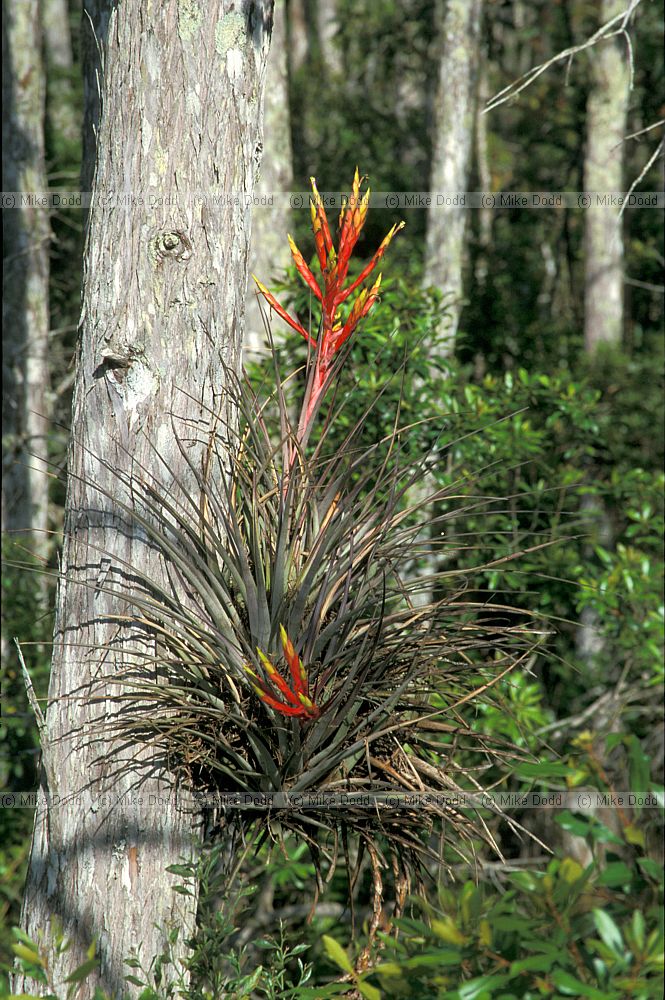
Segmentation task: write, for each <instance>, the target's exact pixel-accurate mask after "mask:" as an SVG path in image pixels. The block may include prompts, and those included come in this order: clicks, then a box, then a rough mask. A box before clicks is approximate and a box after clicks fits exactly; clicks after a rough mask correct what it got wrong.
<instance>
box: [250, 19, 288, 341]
mask: <svg viewBox="0 0 665 1000" xmlns="http://www.w3.org/2000/svg"><path fill="white" fill-rule="evenodd" d="M286 54H287V42H286V3H285V0H276V3H275V14H274V27H273V34H272V43H271V46H270V56H269V58H268V73H267V77H266V95H265V102H264V108H265V114H264V128H263V135H264V146H263V159H262V161H261V173H260V176H259V179H258V183H257V186H256V195H257V198H258V199H259V203H258V204H257V205H256V206H255V208H254V212H253V215H252V251H251V255H250V261H251V263H250V273H251V274H255V275H256V276H257V278H260V280H261V281H262V282H263V283H264V284H265V285H268V287H270V284H271V281H272V280H273V279H274V278H275V277H282V276H283V271H284V270H285V269H286V268H287V267H288V265H289V264H290V263H291V254H290V252H289V245H288V242H287V239H286V234H287V232H288V231H289V229H290V223H289V219H290V215H291V213H290V208H289V202H288V194H289V192H290V191H291V188H292V186H293V157H292V155H291V122H290V116H289V81H288V72H287V58H286ZM264 198H265V199H268V203H267V204H261V201H262V199H264ZM265 313H266V310H265V308H263V309H261V307H260V305H259V300H258V297H257V294H256V286H255V285H254V282H253V281H252V280H251V278H250V280H249V283H248V285H247V311H246V317H245V340H244V351H245V356H246V357H247V358H248V359H249V360H256V357H257V356H261V355H262V354H265V351H266V345H267V341H268V338H267V335H266V327H265V322H264V318H263V317H264V315H265ZM268 319H269V322H270V330H271V334H272V336H273V337H277V338H279V337H280V336H281V335H282V334H283V333H284V332H285V331H286V330H287V329H288V327H287V326H286V324H285V323H283V322H282V321H281V320H280V319H279V317H277V316H276V315H275V314H274V313H273V315H272V316H270V317H268Z"/></svg>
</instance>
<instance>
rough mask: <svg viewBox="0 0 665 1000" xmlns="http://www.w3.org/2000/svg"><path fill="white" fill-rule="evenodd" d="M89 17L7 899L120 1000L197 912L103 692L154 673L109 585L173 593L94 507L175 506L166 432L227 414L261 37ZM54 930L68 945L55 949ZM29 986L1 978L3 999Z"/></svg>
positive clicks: (159, 794)
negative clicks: (44, 559)
mask: <svg viewBox="0 0 665 1000" xmlns="http://www.w3.org/2000/svg"><path fill="white" fill-rule="evenodd" d="M88 7H89V8H91V20H92V23H93V24H94V25H95V26H97V28H98V30H99V26H102V27H104V28H105V29H106V31H105V35H100V37H99V38H98V40H97V41H98V43H99V50H100V52H101V53H102V54H103V57H104V76H103V79H100V100H101V116H100V120H99V128H98V134H97V153H98V156H97V168H96V174H95V183H94V194H93V202H92V207H91V209H90V215H89V228H88V238H87V246H86V252H85V260H84V292H83V312H82V319H81V339H80V343H79V351H78V367H77V377H76V386H75V395H74V404H73V418H72V442H71V448H70V456H69V479H68V490H67V504H66V515H65V517H66V520H65V539H64V549H63V555H62V574H61V582H60V587H59V595H58V601H57V609H56V626H55V634H54V649H53V662H52V671H51V683H50V688H49V702H48V712H47V716H46V732H45V734H44V741H43V761H44V777H43V781H42V791H41V792H40V801H39V804H38V809H37V815H36V822H35V833H34V838H33V846H32V853H31V858H30V867H29V874H28V883H27V889H26V894H25V898H24V906H23V925H24V928H25V930H26V931H27V932H28V934H29V935H30V936H31V937H32V938H33V939H36V938H37V937H38V936H39V933H40V932H41V934H42V935H43V938H44V941H45V950H46V951H47V952H48V954H49V962H50V966H49V967H50V970H51V983H50V987H49V988H50V989H51V990H54V991H62V992H63V993H64V992H65V990H64V989H63V981H64V979H65V978H66V977H67V976H68V975H70V974H71V973H72V971H73V970H74V969H75V968H76V967H77V966H79V965H80V964H81V963H82V962H83V961H84V960H85V957H86V955H85V952H86V949H87V948H88V946H89V945H90V944H91V942H92V940H93V939H96V940H97V952H98V955H99V957H100V959H101V967H100V970H99V972H98V973H94V974H92V975H91V976H90V977H89V978H88V979H86V981H85V984H84V985H83V986H82V988H81V989H80V990H79V991H78V992H77V996H78V997H82V998H84V997H91V996H92V994H93V991H94V988H95V986H96V985H100V986H101V987H102V989H104V990H106V991H108V992H109V993H110V994H111V995H113V996H117V995H119V994H120V992H121V991H124V990H125V989H126V984H125V983H124V975H125V973H126V971H127V969H126V968H125V967H124V965H123V959H124V958H125V957H126V956H128V955H129V954H130V953H132V952H136V951H139V950H140V957H141V960H142V963H143V965H144V966H145V967H148V966H149V963H150V961H151V960H152V959H153V957H154V956H156V955H158V954H160V953H161V952H162V951H163V949H164V946H165V941H166V938H167V935H168V934H169V932H171V931H178V932H179V938H178V943H177V945H176V946H175V948H174V949H173V953H174V955H175V957H176V958H180V957H182V956H183V954H184V953H185V945H184V941H185V939H186V938H188V937H190V936H191V933H192V930H193V926H194V918H195V914H194V907H195V899H194V898H191V897H187V896H182V895H178V894H175V893H174V892H173V885H174V883H177V882H178V881H181V879H179V878H178V877H177V876H173V875H170V874H169V873H167V872H166V867H167V866H168V865H172V864H174V863H176V862H179V861H181V860H182V859H183V858H185V859H188V858H192V856H193V853H194V852H195V851H196V843H197V838H198V837H199V824H198V817H197V815H196V813H195V812H194V811H193V809H189V808H188V807H187V796H186V794H185V793H183V792H182V791H180V792H179V794H178V804H177V806H176V802H175V798H176V795H175V792H176V786H175V779H174V776H173V774H172V773H171V772H170V771H169V767H168V764H167V762H166V761H165V760H164V759H162V757H161V755H160V751H159V749H158V748H156V747H155V746H151V745H149V744H148V742H144V743H139V742H138V741H137V740H134V741H129V740H128V739H127V738H125V739H121V738H120V737H118V735H117V732H116V733H114V732H113V731H112V728H111V727H112V724H113V723H114V722H116V721H117V720H118V716H119V715H120V714H121V712H125V711H126V709H122V710H120V709H119V707H118V704H117V702H116V700H115V698H114V696H115V695H116V694H117V685H116V684H114V680H115V679H116V678H117V677H118V675H119V674H120V673H121V672H122V671H126V670H127V669H129V668H130V667H131V666H132V665H134V669H135V672H136V674H137V675H139V676H140V677H143V678H146V677H148V678H149V677H151V676H152V677H153V679H154V674H155V662H156V657H157V655H158V651H156V650H155V649H154V648H153V647H152V646H151V640H150V638H149V637H147V636H145V635H144V636H142V637H141V636H139V635H137V634H136V630H135V629H134V630H130V629H129V628H127V627H125V626H123V625H122V623H119V622H118V621H117V620H115V621H114V620H112V619H111V616H112V615H122V614H123V612H124V613H127V604H126V602H123V601H122V600H121V599H119V598H118V596H114V595H113V594H112V593H110V590H111V589H112V588H113V587H115V588H116V590H117V589H118V588H121V587H123V586H124V589H125V591H127V589H128V588H129V587H130V586H131V580H130V579H129V577H128V574H129V573H130V572H131V570H130V568H131V567H137V568H140V570H141V574H142V575H146V574H147V575H149V576H150V577H151V578H152V579H153V580H155V582H156V583H158V584H159V586H161V587H162V588H164V589H165V590H166V591H167V592H170V593H174V586H173V581H172V579H171V577H170V576H169V574H168V573H167V571H166V570H165V568H164V566H163V565H162V563H161V560H160V557H159V553H157V552H155V550H154V547H151V546H149V545H148V543H147V540H146V537H145V532H144V531H142V530H141V528H140V527H139V525H137V523H136V522H135V521H134V520H133V519H132V518H131V517H130V516H128V515H126V514H123V513H122V511H121V509H120V508H119V507H118V506H116V504H115V503H114V502H113V501H112V500H110V499H109V497H113V498H114V500H115V499H116V498H117V500H118V501H122V502H123V503H125V504H128V505H130V506H131V505H133V506H134V509H137V508H138V505H139V504H140V496H141V492H142V488H143V487H142V484H143V483H144V482H145V481H146V480H149V481H151V482H155V481H157V482H158V483H159V484H160V490H164V491H167V492H168V494H169V497H170V500H171V502H173V503H178V502H179V501H180V500H181V498H182V495H183V494H182V490H183V489H187V486H188V483H189V485H190V486H191V481H190V480H189V479H188V474H187V468H188V467H187V464H186V463H185V461H184V459H183V456H182V453H181V450H180V447H179V445H178V442H177V441H176V439H175V435H174V430H175V431H179V432H180V435H181V436H182V435H183V434H184V420H185V419H186V420H187V427H188V428H193V431H191V432H190V433H189V434H188V440H187V451H188V456H189V459H190V461H192V462H194V463H202V462H203V461H204V460H205V446H206V441H205V438H206V433H205V432H206V428H207V427H208V426H209V423H210V409H212V410H215V411H216V412H218V411H219V410H220V408H222V407H225V406H226V401H227V399H228V395H227V378H228V371H229V370H231V371H235V370H237V368H238V364H239V356H240V347H241V337H242V325H243V313H244V300H245V288H246V279H247V258H248V250H249V239H250V208H249V207H248V204H247V202H248V200H249V199H251V196H252V195H253V191H254V179H255V173H256V169H257V161H258V158H259V150H260V142H261V118H262V99H263V84H264V76H265V65H266V58H267V51H268V46H269V41H270V32H271V27H272V4H271V3H270V2H269V0H266V2H265V3H255V4H250V5H247V8H246V9H245V8H244V7H243V10H244V11H245V12H244V13H240V10H239V7H238V5H237V4H236V3H234V2H233V0H210V2H209V3H207V4H205V5H201V6H199V5H198V4H197V3H196V2H191V3H190V2H187V3H185V2H182V0H180V2H178V0H164V2H162V3H155V2H154V0H142V2H139V3H133V4H124V3H123V4H115V3H114V2H113V3H111V2H108V3H102V0H97V2H94V0H88ZM92 103H94V100H93V102H92ZM236 196H237V197H236ZM197 429H198V433H197ZM116 470H117V472H122V473H123V474H124V475H125V476H129V477H131V480H132V489H131V490H129V489H126V488H125V487H124V482H123V481H121V480H120V479H119V478H118V475H117V473H116ZM218 472H219V470H218ZM178 598H179V599H180V600H186V595H184V594H179V595H178ZM140 643H142V644H143V649H144V652H143V655H139V650H138V649H137V647H138V646H139V644H140ZM150 656H152V657H155V659H153V660H152V661H151V660H150V659H149V657H150ZM151 663H152V667H151ZM126 690H127V689H126V688H125V693H126ZM53 918H57V920H58V921H59V922H60V924H61V925H62V929H63V931H64V934H65V937H67V938H70V939H71V940H72V942H73V944H72V947H71V949H70V950H68V951H66V952H65V953H64V954H60V955H57V954H55V952H54V950H53V946H54V941H55V932H54V929H53V924H52V923H51V921H52V919H53ZM35 985H36V984H34V983H33V982H32V981H30V980H28V981H25V980H24V978H23V977H22V976H19V977H17V982H16V983H15V988H16V990H17V992H21V991H24V990H27V989H29V988H32V989H33V990H34V988H35ZM38 989H40V990H42V992H46V989H45V988H44V987H38Z"/></svg>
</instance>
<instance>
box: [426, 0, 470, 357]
mask: <svg viewBox="0 0 665 1000" xmlns="http://www.w3.org/2000/svg"><path fill="white" fill-rule="evenodd" d="M482 9H483V0H448V2H447V3H446V5H445V14H444V15H443V16H442V19H441V20H440V23H441V29H440V31H441V61H440V66H439V82H438V89H437V96H436V107H435V116H434V143H433V160H432V175H431V180H430V190H432V191H436V192H444V191H448V192H451V193H455V192H460V191H466V190H467V187H468V181H469V171H470V167H471V151H472V145H473V135H474V128H473V119H474V115H475V111H476V97H477V75H478V61H479V47H480V28H481V21H482ZM467 212H468V209H466V208H463V207H460V206H455V205H451V206H440V205H439V206H437V205H436V199H434V203H433V204H432V205H431V207H430V208H429V210H428V218H427V243H426V250H425V285H426V286H428V287H429V286H434V287H436V288H440V289H441V292H442V293H443V294H444V295H445V296H446V301H447V302H448V303H449V306H450V311H449V313H448V315H447V317H446V321H445V322H446V353H448V354H449V353H451V352H452V350H453V349H454V346H455V335H456V333H457V326H458V323H459V316H460V311H461V302H462V267H463V259H464V234H465V230H466V218H467Z"/></svg>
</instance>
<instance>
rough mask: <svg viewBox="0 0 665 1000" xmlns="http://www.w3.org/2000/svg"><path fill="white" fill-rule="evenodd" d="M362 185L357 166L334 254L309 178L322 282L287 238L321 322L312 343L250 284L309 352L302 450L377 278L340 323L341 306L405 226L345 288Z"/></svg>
mask: <svg viewBox="0 0 665 1000" xmlns="http://www.w3.org/2000/svg"><path fill="white" fill-rule="evenodd" d="M364 180H365V178H364V177H361V176H360V174H359V172H358V168H357V167H356V172H355V175H354V178H353V186H352V188H351V195H350V197H349V198H345V199H344V200H343V202H342V208H341V211H340V213H339V225H338V242H337V249H335V246H334V244H333V240H332V236H331V233H330V226H329V224H328V217H327V215H326V210H325V208H324V207H323V201H322V200H321V196H320V194H319V192H318V190H317V187H316V181H315V179H314V178H313V177H312V178H311V182H312V196H311V198H310V213H311V217H312V232H313V233H314V242H315V245H316V255H317V258H318V262H319V268H320V270H321V278H322V280H321V282H317V280H316V278H315V277H314V275H313V274H312V271H311V270H310V268H309V267H308V265H307V263H306V262H305V258H304V257H303V255H302V253H301V252H300V250H299V249H298V247H297V246H296V244H295V241H294V240H293V237H291V236H289V237H288V239H289V246H290V247H291V254H292V256H293V260H294V263H295V265H296V268H297V270H298V273H299V274H300V276H301V278H302V279H303V281H304V282H305V284H306V285H307V287H308V288H309V289H310V290H311V292H312V293H313V294H314V296H315V297H316V299H318V301H319V302H320V303H321V322H320V326H319V334H318V337H317V338H316V339H315V338H314V337H313V336H312V334H311V333H310V332H309V331H307V330H306V329H305V327H304V326H303V325H302V324H301V323H299V322H298V320H297V319H295V318H294V317H293V316H291V315H290V314H289V313H288V312H287V311H286V309H284V308H283V306H281V305H280V303H279V302H278V301H277V299H276V298H275V296H274V295H273V294H272V293H271V292H269V291H268V289H267V288H266V287H265V285H263V284H262V283H261V282H260V281H259V279H258V278H257V277H256V276H254V281H255V282H256V284H257V287H258V289H259V292H260V293H261V295H262V296H263V297H264V299H265V300H266V302H267V303H268V305H270V306H271V308H273V309H274V310H275V312H276V313H277V314H278V315H279V316H281V318H282V319H283V320H284V322H285V323H288V325H289V326H290V327H291V328H292V329H293V330H296V331H297V332H298V333H299V334H301V336H303V337H304V338H305V340H306V341H307V343H308V344H309V346H310V347H311V349H312V355H311V363H310V366H309V378H308V380H307V389H306V391H305V398H304V401H303V406H302V411H301V414H300V419H299V421H298V430H297V441H298V444H299V445H300V447H304V445H305V443H306V441H307V438H308V437H309V434H310V431H311V428H312V423H313V420H314V417H315V415H316V412H317V410H318V408H319V406H320V404H321V401H322V399H323V396H324V394H325V392H326V389H327V388H328V385H329V384H330V378H331V372H332V367H333V363H334V360H335V356H336V355H337V353H338V352H339V350H340V348H341V347H342V346H343V345H344V344H345V343H346V341H347V340H348V339H349V337H350V336H351V334H352V333H353V332H354V331H355V329H356V328H357V326H358V324H359V323H360V321H361V320H362V319H363V318H364V317H365V316H367V314H368V313H369V311H370V310H371V308H372V306H373V305H374V303H375V302H376V301H377V299H378V298H379V290H380V288H381V274H380V273H379V274H378V276H377V277H376V279H375V281H374V283H373V285H372V286H371V288H363V289H362V290H361V291H360V292H359V294H358V296H357V298H356V300H355V301H354V303H353V305H352V306H351V309H350V310H349V312H348V314H347V317H346V320H343V318H342V312H341V307H342V306H343V305H344V304H345V303H346V301H347V300H348V298H349V297H350V296H351V295H352V294H353V293H354V292H355V291H356V290H357V289H358V288H360V286H361V285H362V284H363V282H364V281H365V280H366V279H367V278H368V277H369V276H370V274H371V273H372V271H373V270H374V268H375V267H376V265H377V264H378V262H379V261H380V260H381V258H382V257H383V255H384V253H385V252H386V250H387V249H388V246H389V244H390V241H391V240H392V238H393V236H394V235H395V233H397V232H399V230H400V229H402V228H403V227H404V225H405V223H404V222H400V223H397V224H395V225H394V226H393V227H392V229H391V230H390V232H389V233H387V235H386V236H385V237H384V239H383V241H382V242H381V245H380V246H379V249H378V250H377V251H376V253H375V254H374V256H373V257H372V259H371V260H370V261H369V263H368V264H366V265H365V267H364V268H363V269H362V271H361V272H360V274H359V275H358V277H357V278H355V279H354V280H353V281H351V283H350V284H348V285H346V286H345V283H346V281H347V277H348V273H349V263H350V260H351V255H352V254H353V250H354V248H355V246H356V243H357V242H358V239H359V238H360V234H361V233H362V230H363V226H364V225H365V219H366V217H367V209H368V207H369V196H370V189H369V187H368V188H367V190H366V191H364V192H363V193H361V190H360V189H361V185H362V183H363V181H364Z"/></svg>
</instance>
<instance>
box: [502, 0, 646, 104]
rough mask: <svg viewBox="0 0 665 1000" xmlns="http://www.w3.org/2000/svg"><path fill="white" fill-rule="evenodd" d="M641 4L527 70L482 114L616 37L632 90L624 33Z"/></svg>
mask: <svg viewBox="0 0 665 1000" xmlns="http://www.w3.org/2000/svg"><path fill="white" fill-rule="evenodd" d="M641 3H642V0H631V2H630V4H629V5H628V7H627V8H626V9H625V10H624V11H621V13H619V14H615V15H614V17H611V18H610V19H609V21H606V22H605V24H603V25H602V26H601V27H600V28H599V29H598V30H597V31H596V32H594V34H593V35H591V37H590V38H587V40H586V41H585V42H581V43H580V44H579V45H573V46H571V47H570V48H567V49H564V50H563V51H562V52H558V53H557V54H556V55H555V56H552V58H551V59H548V60H546V62H544V63H540V64H539V65H538V66H534V67H533V68H532V69H530V70H527V72H526V73H524V74H523V75H522V76H520V77H518V79H517V80H513V82H512V83H509V84H508V86H507V87H504V88H503V90H500V91H499V93H498V94H495V95H494V97H491V98H490V99H489V101H488V102H487V104H486V105H485V108H484V109H483V114H484V115H485V114H487V112H488V111H493V110H494V109H495V108H498V107H499V105H500V104H505V102H506V101H509V100H510V99H511V98H513V97H516V96H517V95H518V94H520V93H521V92H522V91H523V90H526V88H527V87H529V86H530V85H531V84H532V83H533V82H534V80H537V79H538V77H539V76H541V75H542V74H543V73H544V72H545V71H546V70H548V69H549V68H550V67H551V66H555V65H556V64H557V63H560V62H563V61H565V60H567V61H568V69H570V63H571V61H572V59H573V58H574V56H576V55H578V54H579V53H580V52H584V50H585V49H590V48H592V47H593V46H594V45H596V44H597V42H600V41H607V39H609V38H615V37H616V36H617V35H623V37H624V38H626V39H627V47H628V61H629V64H630V78H631V88H632V85H633V49H632V43H631V41H630V37H629V35H628V33H627V31H626V25H627V24H628V21H629V20H630V18H631V16H632V15H633V13H634V12H635V10H636V9H637V7H638V6H639V4H641ZM617 24H618V27H615V25H617ZM612 29H614V30H612ZM567 72H568V70H567Z"/></svg>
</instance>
